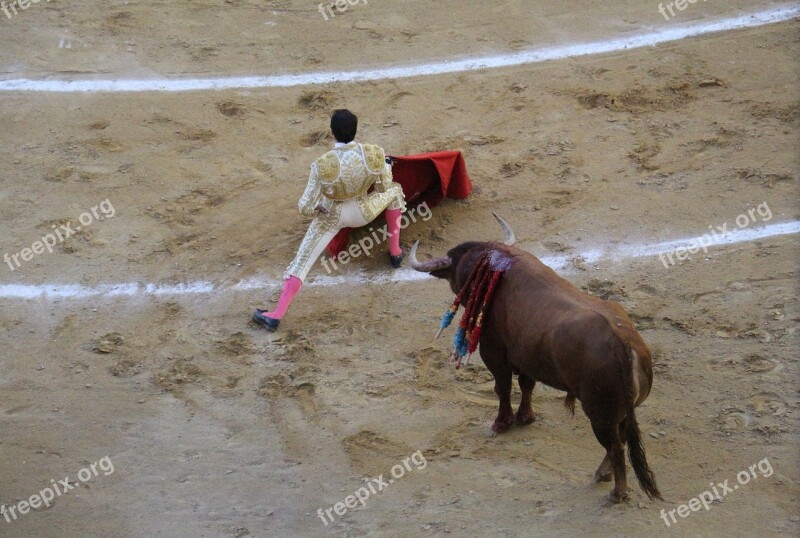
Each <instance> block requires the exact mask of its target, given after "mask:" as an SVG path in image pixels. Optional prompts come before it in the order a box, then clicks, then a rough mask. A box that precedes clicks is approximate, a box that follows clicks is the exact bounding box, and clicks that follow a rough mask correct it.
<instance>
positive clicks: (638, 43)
mask: <svg viewBox="0 0 800 538" xmlns="http://www.w3.org/2000/svg"><path fill="white" fill-rule="evenodd" d="M798 16H800V6H798V5H795V4H791V5H786V6H783V7H778V8H773V9H769V10H764V11H756V12H752V13H747V14H744V15H739V16H737V17H729V18H724V19H719V20H712V21H699V22H692V23H687V24H683V25H678V24H672V23H670V24H669V26H668V27H665V28H662V29H659V30H655V31H650V32H643V33H638V34H633V35H630V36H627V37H619V38H615V39H608V40H598V41H589V42H584V43H572V44H566V45H557V46H553V47H542V48H538V49H531V50H526V51H520V52H515V53H509V54H498V55H493V56H482V57H477V58H462V59H453V60H443V61H438V62H429V63H423V64H415V65H406V66H401V67H383V68H377V69H367V70H353V71H327V72H325V71H323V72H312V73H296V74H282V75H270V76H244V77H220V78H161V79H155V78H154V79H116V80H102V79H77V80H32V79H11V80H2V81H0V91H7V92H8V91H19V92H24V91H28V92H150V91H153V92H156V91H157V92H183V91H201V90H229V89H244V88H281V87H290V86H304V85H310V84H330V83H333V82H363V81H372V80H385V79H398V78H407V77H418V76H429V75H443V74H446V73H461V72H465V71H475V70H478V69H495V68H499V67H513V66H519V65H525V64H533V63H538V62H544V61H547V60H561V59H564V58H574V57H578V56H586V55H591V54H604V53H609V52H617V51H621V50H629V49H636V48H641V47H649V46H654V45H659V44H662V43H667V42H670V41H678V40H680V39H686V38H689V37H697V36H702V35H706V34H711V33H716V32H724V31H729V30H739V29H742V28H753V27H757V26H763V25H765V24H773V23H777V22H784V21H788V20H791V19H793V18H795V17H798Z"/></svg>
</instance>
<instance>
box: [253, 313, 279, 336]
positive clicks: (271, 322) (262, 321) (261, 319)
mask: <svg viewBox="0 0 800 538" xmlns="http://www.w3.org/2000/svg"><path fill="white" fill-rule="evenodd" d="M264 312H266V310H261V309H260V308H256V311H255V312H253V321H255V322H256V323H258V324H259V325H261V326H262V327H264V328H265V329H266V330H268V331H270V332H274V331H275V329H277V328H278V325H280V324H281V320H279V319H272V318H271V317H269V316H265V315H264Z"/></svg>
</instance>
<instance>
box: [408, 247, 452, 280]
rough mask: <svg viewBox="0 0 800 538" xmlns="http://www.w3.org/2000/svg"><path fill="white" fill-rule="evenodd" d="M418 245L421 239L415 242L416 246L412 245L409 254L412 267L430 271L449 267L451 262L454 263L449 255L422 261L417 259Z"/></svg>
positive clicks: (425, 271) (424, 271) (426, 271)
mask: <svg viewBox="0 0 800 538" xmlns="http://www.w3.org/2000/svg"><path fill="white" fill-rule="evenodd" d="M417 246H419V241H415V242H414V246H413V247H411V253H410V254H409V255H408V261H409V262H410V263H411V267H413V268H414V269H415V270H417V271H421V272H423V273H430V272H431V271H438V270H440V269H447V268H448V267H450V264H452V263H453V260H451V259H450V257H449V256H442V257H441V258H436V259H435V260H430V261H427V262H421V261H419V260H418V259H417Z"/></svg>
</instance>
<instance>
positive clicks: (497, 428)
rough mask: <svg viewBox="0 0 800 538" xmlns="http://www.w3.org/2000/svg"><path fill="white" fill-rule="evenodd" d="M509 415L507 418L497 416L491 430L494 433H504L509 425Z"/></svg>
mask: <svg viewBox="0 0 800 538" xmlns="http://www.w3.org/2000/svg"><path fill="white" fill-rule="evenodd" d="M511 420H512V419H511V417H509V418H507V419H501V418H497V419H496V420H495V421H494V424H492V431H493V432H494V433H506V432H507V431H508V429H509V428H510V427H511Z"/></svg>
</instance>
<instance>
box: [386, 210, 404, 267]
mask: <svg viewBox="0 0 800 538" xmlns="http://www.w3.org/2000/svg"><path fill="white" fill-rule="evenodd" d="M401 214H402V211H401V210H400V209H387V210H386V225H387V226H388V227H389V254H391V255H392V256H399V255H400V254H402V253H403V250H402V249H401V248H400V216H401Z"/></svg>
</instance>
